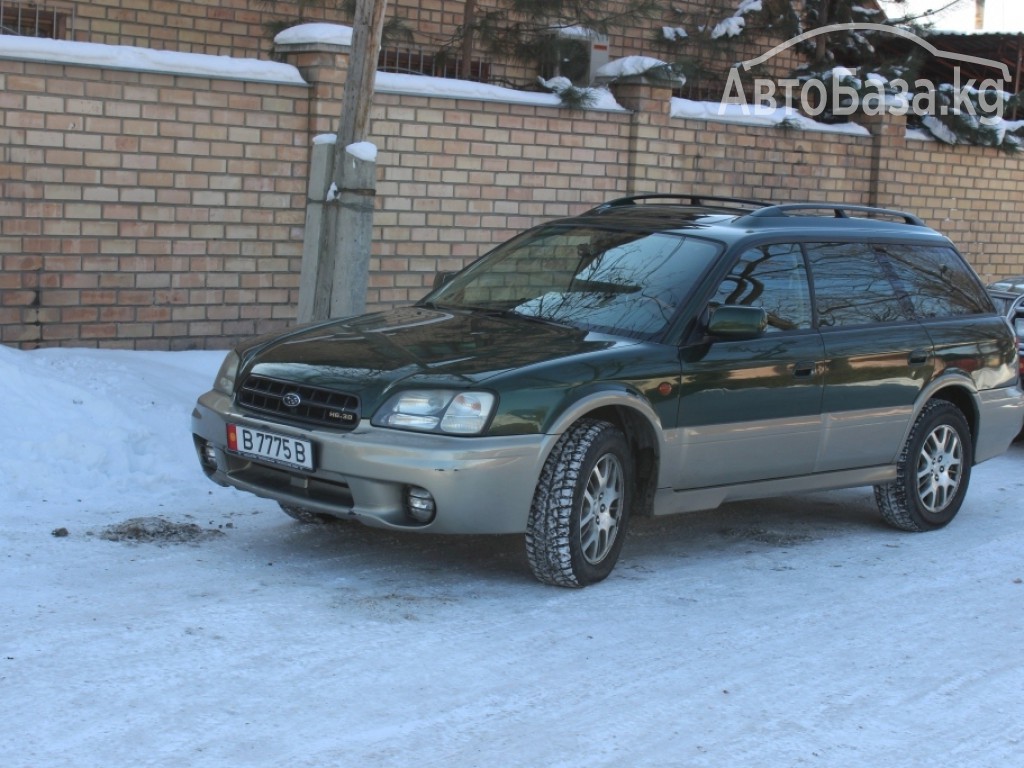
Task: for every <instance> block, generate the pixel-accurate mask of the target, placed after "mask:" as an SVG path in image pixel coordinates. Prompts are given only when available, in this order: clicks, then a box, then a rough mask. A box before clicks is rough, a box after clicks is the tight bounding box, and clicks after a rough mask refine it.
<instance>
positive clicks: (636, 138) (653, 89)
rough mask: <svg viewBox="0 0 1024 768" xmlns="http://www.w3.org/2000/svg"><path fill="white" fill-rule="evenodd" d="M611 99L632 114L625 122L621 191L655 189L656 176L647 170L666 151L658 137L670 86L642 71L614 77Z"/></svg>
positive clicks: (666, 114)
mask: <svg viewBox="0 0 1024 768" xmlns="http://www.w3.org/2000/svg"><path fill="white" fill-rule="evenodd" d="M609 87H610V88H611V92H612V94H613V95H614V96H615V100H616V101H617V102H618V103H619V104H621V105H622V106H623V107H625V108H626V109H628V110H630V111H631V112H632V113H633V114H632V116H631V119H630V124H629V150H628V155H627V163H628V172H627V177H626V189H625V193H626V194H629V195H634V194H638V193H644V192H657V191H659V189H658V186H659V185H658V181H657V179H649V178H647V177H648V175H649V174H648V172H649V171H650V170H651V169H652V168H653V169H657V168H660V167H661V166H662V161H663V156H662V155H663V154H664V152H665V151H666V147H665V146H664V142H663V141H662V137H663V136H664V133H665V130H666V129H667V127H668V121H669V115H670V113H671V102H672V88H671V87H670V86H669V85H668V84H667V83H666V82H665V81H664V80H654V79H649V78H646V77H644V76H642V75H639V76H636V77H627V78H622V79H621V80H617V81H615V82H614V83H612V84H611V85H610V86H609Z"/></svg>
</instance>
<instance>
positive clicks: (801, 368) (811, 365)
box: [793, 361, 818, 379]
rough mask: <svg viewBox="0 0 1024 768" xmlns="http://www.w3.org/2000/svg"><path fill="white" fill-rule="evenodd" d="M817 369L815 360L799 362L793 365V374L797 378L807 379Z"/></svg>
mask: <svg viewBox="0 0 1024 768" xmlns="http://www.w3.org/2000/svg"><path fill="white" fill-rule="evenodd" d="M817 371H818V364H817V363H815V362H806V361H805V362H800V363H796V364H795V365H794V366H793V376H794V377H796V378H798V379H809V378H810V377H811V376H813V375H814V374H815V373H817Z"/></svg>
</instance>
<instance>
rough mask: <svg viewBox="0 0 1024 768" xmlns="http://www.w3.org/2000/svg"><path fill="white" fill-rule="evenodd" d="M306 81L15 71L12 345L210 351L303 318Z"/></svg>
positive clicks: (1, 298) (5, 100)
mask: <svg viewBox="0 0 1024 768" xmlns="http://www.w3.org/2000/svg"><path fill="white" fill-rule="evenodd" d="M307 108H308V93H307V89H306V88H305V87H304V86H281V85H275V84H268V83H249V82H240V81H230V80H209V79H205V78H190V77H180V76H172V75H160V74H150V73H144V72H129V71H117V70H99V69H95V68H90V67H75V66H65V65H59V64H40V63H33V62H22V61H12V60H3V59H0V153H2V154H0V160H2V164H0V341H2V342H4V343H8V344H19V345H24V346H35V345H47V344H86V345H102V346H125V347H138V348H163V349H166V348H178V347H188V346H196V345H199V346H202V345H204V344H206V343H208V342H207V341H206V340H207V339H211V340H212V339H219V338H223V337H234V336H237V335H246V334H252V333H255V332H258V331H260V330H262V329H264V328H266V327H268V326H275V325H276V326H280V325H281V324H283V323H284V322H285V321H286V320H287V319H288V318H290V317H294V309H293V307H294V305H295V302H296V300H297V286H298V275H297V272H298V268H299V260H300V258H301V251H302V226H303V221H304V217H303V204H304V193H305V177H306V175H307V163H308V156H309V152H308V138H307V134H306V129H307V122H308V121H307V118H306V110H307Z"/></svg>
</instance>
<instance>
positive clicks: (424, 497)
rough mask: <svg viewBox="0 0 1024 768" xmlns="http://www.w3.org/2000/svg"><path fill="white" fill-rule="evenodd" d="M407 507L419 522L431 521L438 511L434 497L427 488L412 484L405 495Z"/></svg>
mask: <svg viewBox="0 0 1024 768" xmlns="http://www.w3.org/2000/svg"><path fill="white" fill-rule="evenodd" d="M405 508H406V510H407V511H408V512H409V516H410V517H411V518H412V519H413V520H415V521H416V522H417V523H429V522H430V521H431V520H433V519H434V513H435V512H436V511H437V508H436V506H435V505H434V497H433V496H431V495H430V491H428V490H427V489H426V488H418V487H416V486H410V487H409V489H408V491H407V492H406V495H405Z"/></svg>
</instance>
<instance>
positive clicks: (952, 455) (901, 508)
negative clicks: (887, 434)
mask: <svg viewBox="0 0 1024 768" xmlns="http://www.w3.org/2000/svg"><path fill="white" fill-rule="evenodd" d="M973 455H974V449H973V444H972V442H971V429H970V427H969V426H968V425H967V419H965V418H964V415H963V413H961V412H960V409H959V408H957V407H956V406H955V405H953V404H952V403H948V402H946V401H944V400H933V401H931V402H930V403H928V404H927V405H926V406H925V407H924V408H923V409H922V410H921V413H920V415H919V416H918V417H917V421H915V422H914V426H913V427H912V428H911V430H910V434H909V435H908V436H907V442H906V444H905V445H904V446H903V452H902V453H901V454H900V458H899V461H898V462H897V465H896V479H895V480H894V481H893V482H891V483H886V484H885V485H876V486H875V501H876V502H877V503H878V509H879V511H880V512H881V513H882V517H883V518H884V519H885V521H886V522H887V523H889V525H892V526H894V527H896V528H899V529H901V530H904V531H933V530H935V529H936V528H942V527H943V526H945V525H947V524H948V523H949V522H950V521H951V520H952V519H953V518H954V517H955V516H956V513H957V512H958V511H959V510H960V505H961V504H963V501H964V496H966V495H967V484H968V483H969V482H970V479H971V460H972V457H973Z"/></svg>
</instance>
